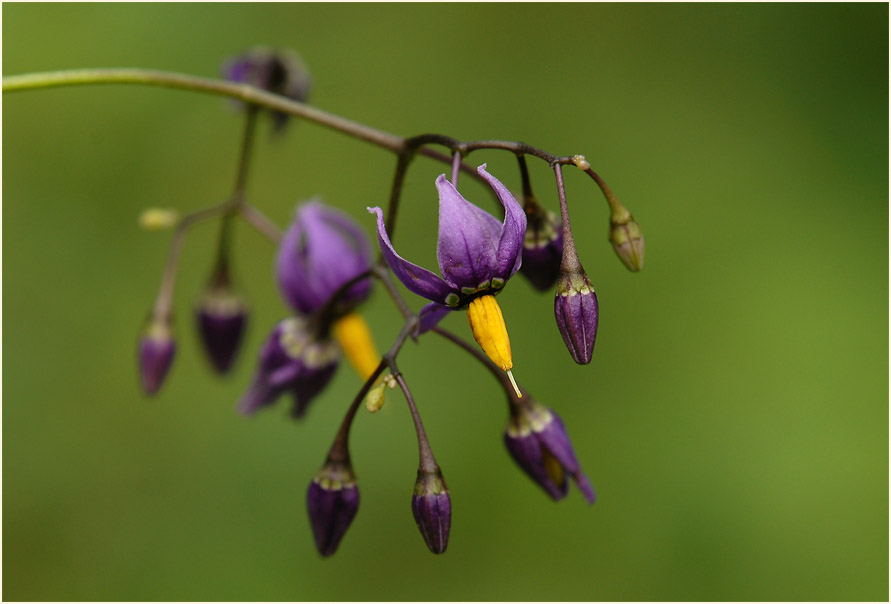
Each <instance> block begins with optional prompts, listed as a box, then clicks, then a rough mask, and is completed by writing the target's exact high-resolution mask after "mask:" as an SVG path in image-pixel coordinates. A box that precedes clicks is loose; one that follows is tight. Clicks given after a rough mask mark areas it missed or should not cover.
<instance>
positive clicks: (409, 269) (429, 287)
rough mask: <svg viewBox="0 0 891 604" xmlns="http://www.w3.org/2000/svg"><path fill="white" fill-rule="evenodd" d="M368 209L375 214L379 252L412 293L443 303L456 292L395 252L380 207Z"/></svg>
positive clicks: (424, 269) (439, 278) (435, 276)
mask: <svg viewBox="0 0 891 604" xmlns="http://www.w3.org/2000/svg"><path fill="white" fill-rule="evenodd" d="M368 211H369V212H371V213H372V214H374V215H375V216H377V240H378V243H379V244H380V248H381V254H383V256H384V260H385V261H386V262H387V265H388V266H389V267H390V270H391V271H393V274H394V275H396V277H397V278H398V279H399V280H400V281H402V284H403V285H405V287H407V288H408V289H409V290H410V291H411V292H412V293H415V294H417V295H419V296H423V297H424V298H427V299H428V300H433V301H434V302H439V303H440V304H444V303H445V299H446V297H447V296H448V295H449V294H452V293H457V292H455V291H454V289H453V288H452V287H450V286H449V285H448V283H446V282H445V281H443V280H442V278H441V277H439V276H437V275H435V274H433V273H431V272H430V271H428V270H427V269H426V268H421V267H420V266H418V265H417V264H412V263H411V262H409V261H408V260H405V259H403V258H402V256H400V255H399V254H397V253H396V250H394V249H393V244H392V243H390V237H389V236H388V235H387V227H386V226H385V225H384V212H383V210H381V209H380V208H368Z"/></svg>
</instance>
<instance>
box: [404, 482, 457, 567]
mask: <svg viewBox="0 0 891 604" xmlns="http://www.w3.org/2000/svg"><path fill="white" fill-rule="evenodd" d="M411 511H412V514H414V517H415V522H417V523H418V529H419V530H420V531H421V536H422V537H424V542H425V543H426V544H427V547H428V548H429V549H430V551H431V552H433V553H434V554H441V553H443V552H444V551H445V550H446V546H448V544H449V527H450V526H451V524H452V502H451V499H450V498H449V490H448V487H447V486H446V483H445V480H444V479H443V477H442V472H440V471H439V468H436V472H425V471H423V470H421V469H420V468H419V469H418V481H417V482H416V483H415V492H414V494H413V495H412V498H411Z"/></svg>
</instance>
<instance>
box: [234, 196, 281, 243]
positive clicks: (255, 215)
mask: <svg viewBox="0 0 891 604" xmlns="http://www.w3.org/2000/svg"><path fill="white" fill-rule="evenodd" d="M238 212H239V214H241V217H242V218H244V219H245V220H246V221H247V223H248V224H250V225H251V226H252V227H254V228H255V229H256V230H257V231H259V232H260V234H261V235H264V236H265V237H266V238H267V239H269V240H270V241H272V243H274V244H276V245H278V242H279V241H281V238H282V230H281V229H280V228H279V227H278V225H277V224H275V223H274V222H272V220H270V219H269V217H268V216H266V214H264V213H263V212H261V211H260V210H258V209H257V208H256V206H253V205H251V204H249V203H248V202H246V201H242V202H241V204H239V206H238Z"/></svg>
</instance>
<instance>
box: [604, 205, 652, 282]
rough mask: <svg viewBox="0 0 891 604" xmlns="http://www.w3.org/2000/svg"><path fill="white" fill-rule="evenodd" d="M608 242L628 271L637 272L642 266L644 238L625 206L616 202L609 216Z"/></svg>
mask: <svg viewBox="0 0 891 604" xmlns="http://www.w3.org/2000/svg"><path fill="white" fill-rule="evenodd" d="M609 240H610V242H612V244H613V249H614V250H616V254H618V256H619V259H620V260H621V261H622V262H623V263H624V264H625V266H627V267H628V270H631V271H634V272H637V271H639V270H640V269H642V268H643V264H644V251H645V247H644V238H643V233H642V232H641V230H640V225H639V224H638V223H637V221H636V220H635V219H634V217H633V216H632V215H631V212H629V211H628V210H627V209H626V208H625V206H623V205H622V204H620V203H618V201H616V205H615V206H614V207H613V211H612V213H611V216H610V230H609Z"/></svg>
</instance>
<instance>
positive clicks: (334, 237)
mask: <svg viewBox="0 0 891 604" xmlns="http://www.w3.org/2000/svg"><path fill="white" fill-rule="evenodd" d="M299 220H301V221H302V222H303V223H304V225H305V227H306V233H307V237H306V256H307V268H308V273H309V278H310V283H311V284H312V285H313V286H314V287H315V288H316V289H317V291H318V293H319V295H320V296H321V297H322V302H323V303H324V302H325V301H326V300H327V299H328V298H329V297H330V296H331V294H333V293H334V292H335V291H337V289H339V288H340V286H341V285H343V284H344V283H346V282H347V281H349V280H350V279H352V278H353V277H355V276H356V275H359V274H360V273H362V272H364V271H367V270H368V269H369V268H371V259H370V257H369V251H368V243H367V238H366V236H365V233H363V232H362V231H361V230H360V229H358V228H356V227H355V226H350V225H349V222H350V219H349V218H347V217H346V216H345V215H343V214H341V213H340V212H337V211H335V210H332V209H331V208H327V207H325V206H324V205H322V204H321V203H319V202H317V201H311V202H309V203H306V204H304V205H303V206H301V208H300V217H299ZM356 286H357V287H358V288H362V289H364V290H365V293H367V291H368V290H370V288H371V281H370V280H363V281H362V282H361V283H357V284H356ZM353 291H355V288H354V289H353Z"/></svg>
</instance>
